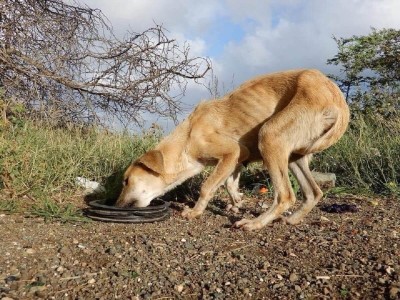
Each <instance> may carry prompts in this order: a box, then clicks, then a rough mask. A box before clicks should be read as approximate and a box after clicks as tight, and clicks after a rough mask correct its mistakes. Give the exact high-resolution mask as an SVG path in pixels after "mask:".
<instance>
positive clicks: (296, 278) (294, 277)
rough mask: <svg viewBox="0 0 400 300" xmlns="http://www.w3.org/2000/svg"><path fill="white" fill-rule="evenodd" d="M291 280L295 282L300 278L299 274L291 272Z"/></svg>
mask: <svg viewBox="0 0 400 300" xmlns="http://www.w3.org/2000/svg"><path fill="white" fill-rule="evenodd" d="M289 280H290V281H291V282H295V281H297V280H299V276H297V274H295V273H292V274H290V276H289Z"/></svg>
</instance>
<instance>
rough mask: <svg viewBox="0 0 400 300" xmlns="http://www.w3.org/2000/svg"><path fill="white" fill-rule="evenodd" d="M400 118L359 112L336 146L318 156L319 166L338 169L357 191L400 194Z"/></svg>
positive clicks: (316, 164) (342, 179) (345, 182)
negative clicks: (360, 113)
mask: <svg viewBox="0 0 400 300" xmlns="http://www.w3.org/2000/svg"><path fill="white" fill-rule="evenodd" d="M399 162H400V118H398V117H396V118H392V119H390V118H386V119H384V118H383V117H382V116H379V115H373V114H367V115H356V116H355V117H354V118H353V120H352V121H351V122H350V126H349V129H348V130H347V132H346V134H345V135H344V136H343V137H342V139H341V140H340V141H339V142H338V143H337V144H336V145H335V146H333V147H331V148H329V149H328V150H325V151H323V152H322V153H320V154H318V155H316V156H315V158H314V160H313V166H314V168H315V169H318V170H321V171H327V172H334V173H336V175H337V178H338V183H339V184H340V185H344V186H347V187H351V188H352V189H353V191H356V190H366V191H369V192H374V193H384V194H392V195H397V196H399V183H400V164H399Z"/></svg>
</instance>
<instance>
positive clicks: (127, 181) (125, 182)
mask: <svg viewBox="0 0 400 300" xmlns="http://www.w3.org/2000/svg"><path fill="white" fill-rule="evenodd" d="M128 183H129V177H126V178H125V179H124V181H123V183H122V184H123V185H124V186H125V185H128Z"/></svg>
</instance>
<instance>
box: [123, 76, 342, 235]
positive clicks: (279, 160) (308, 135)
mask: <svg viewBox="0 0 400 300" xmlns="http://www.w3.org/2000/svg"><path fill="white" fill-rule="evenodd" d="M348 123H349V108H348V105H347V104H346V101H345V99H344V97H343V94H342V92H341V91H340V89H339V88H338V86H337V85H336V84H335V83H333V82H332V81H331V80H330V79H329V78H327V77H326V76H325V75H323V74H322V73H321V72H320V71H318V70H307V69H305V70H289V71H284V72H278V73H272V74H267V75H262V76H259V77H256V78H254V79H251V80H249V81H247V82H245V83H244V84H242V85H241V86H239V87H238V88H237V89H235V90H234V91H233V92H231V93H229V94H227V95H225V96H223V97H222V98H220V99H216V100H209V101H204V102H201V103H200V104H199V105H198V106H197V107H196V108H195V110H194V111H193V112H192V113H191V114H190V115H189V117H188V118H186V119H185V120H184V121H183V122H182V123H181V124H179V125H178V126H177V127H176V128H175V130H174V131H173V132H172V133H171V134H170V135H168V136H167V137H165V138H164V139H163V140H161V142H160V143H159V144H158V145H157V146H156V147H155V149H153V150H150V151H148V152H147V153H145V154H144V155H143V156H141V157H139V159H137V160H136V161H134V162H133V163H132V164H131V165H130V166H129V167H128V168H127V170H126V172H125V174H124V180H123V189H122V192H121V194H120V196H119V198H118V199H117V202H116V205H117V206H120V207H123V206H127V205H133V206H137V207H144V206H148V205H149V204H150V201H151V200H152V199H154V198H155V197H158V196H161V195H163V194H164V193H166V192H167V191H169V190H171V189H173V188H174V187H176V186H177V185H179V184H181V183H182V182H184V181H185V180H186V179H188V178H190V177H192V176H194V175H196V174H198V173H200V172H201V171H202V170H203V169H204V167H205V166H207V165H214V166H215V168H214V170H213V172H212V173H211V174H210V176H209V177H208V178H207V179H206V180H205V182H204V183H203V184H202V186H201V190H200V196H199V199H198V201H197V202H196V204H195V206H194V207H193V208H188V207H186V208H185V209H184V210H183V212H182V216H183V217H185V218H187V219H189V220H190V219H193V218H195V217H198V216H200V215H201V214H202V213H203V212H204V210H205V208H206V206H207V204H208V202H209V201H210V199H211V198H212V197H213V195H214V193H215V191H216V190H217V188H218V187H219V186H221V185H222V184H224V183H225V185H226V189H227V191H228V193H229V195H230V199H231V204H230V205H229V206H228V209H232V210H234V211H238V208H239V207H240V206H241V204H242V199H241V196H242V194H241V193H239V189H238V186H239V176H240V171H241V167H242V165H243V164H246V163H249V162H253V161H262V162H263V167H264V168H265V169H267V170H268V172H269V175H270V178H271V181H272V185H273V188H274V201H273V204H272V206H271V207H270V208H269V209H268V210H267V211H266V212H264V213H262V214H261V215H260V216H259V217H257V218H255V219H242V220H240V221H238V222H236V223H235V224H234V226H235V227H238V228H242V229H244V230H256V229H260V228H262V227H264V226H265V225H267V224H268V223H270V222H272V221H273V220H275V219H278V218H282V219H284V220H285V221H286V222H287V223H289V224H298V223H299V222H301V221H302V220H303V218H304V217H305V216H306V215H307V214H308V213H309V212H310V211H311V209H312V208H313V207H314V206H315V205H316V204H317V202H318V201H319V200H320V199H321V198H322V195H323V194H322V191H321V189H320V188H319V187H318V185H317V183H316V182H315V180H314V179H313V177H312V175H311V172H310V169H309V163H310V160H311V157H312V155H313V154H314V153H317V152H320V151H322V150H324V149H326V148H328V147H330V146H331V145H333V144H334V143H335V142H337V141H338V140H339V138H340V137H341V136H342V135H343V134H344V132H345V131H346V128H347V126H348ZM289 170H290V171H291V172H292V174H294V176H295V177H296V178H297V181H298V182H299V185H300V188H301V190H302V193H303V195H304V200H303V201H302V204H301V205H300V206H299V208H298V209H297V210H296V211H295V212H294V213H293V214H291V215H290V216H289V217H287V218H283V217H282V213H283V212H285V211H286V210H287V209H289V208H290V207H291V206H292V205H293V204H294V202H295V200H296V198H295V195H294V192H293V190H292V187H291V183H290V180H289V174H288V172H289Z"/></svg>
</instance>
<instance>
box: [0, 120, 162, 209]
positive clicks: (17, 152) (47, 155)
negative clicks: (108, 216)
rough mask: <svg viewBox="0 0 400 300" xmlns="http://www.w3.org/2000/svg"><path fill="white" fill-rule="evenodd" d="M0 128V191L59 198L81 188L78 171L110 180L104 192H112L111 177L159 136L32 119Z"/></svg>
mask: <svg viewBox="0 0 400 300" xmlns="http://www.w3.org/2000/svg"><path fill="white" fill-rule="evenodd" d="M0 130H1V131H0V189H2V190H3V193H0V195H1V194H3V198H4V195H5V194H7V195H8V198H18V199H19V198H21V197H22V196H24V195H28V196H29V197H30V198H31V199H32V198H33V199H44V198H50V199H53V200H57V201H58V202H60V203H61V202H64V201H68V197H71V196H72V195H74V194H76V193H77V191H79V188H78V187H77V186H76V183H75V180H76V177H78V176H81V177H85V178H87V179H90V180H95V181H100V182H101V183H103V184H108V185H111V188H110V189H111V190H112V189H114V190H112V191H111V190H110V189H108V192H109V193H114V194H115V193H116V191H115V189H116V188H117V186H116V179H115V178H117V177H118V176H119V174H121V173H122V172H123V171H124V169H125V168H126V167H127V165H128V164H129V162H131V161H132V160H133V159H134V158H136V157H138V156H139V155H140V154H142V153H143V152H144V151H146V150H147V149H148V148H149V147H152V146H153V145H154V144H155V143H156V142H157V140H158V137H159V136H158V135H155V134H144V135H142V136H132V135H129V134H126V133H121V134H110V133H108V132H107V131H104V130H99V129H83V128H70V129H65V128H63V129H62V128H54V127H51V126H48V125H43V124H37V123H34V122H31V121H27V122H25V123H24V124H23V126H11V127H9V128H3V129H0ZM118 183H119V182H118ZM0 198H1V197H0Z"/></svg>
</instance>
